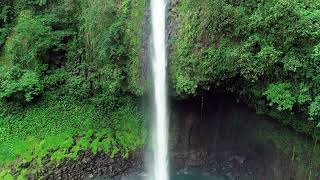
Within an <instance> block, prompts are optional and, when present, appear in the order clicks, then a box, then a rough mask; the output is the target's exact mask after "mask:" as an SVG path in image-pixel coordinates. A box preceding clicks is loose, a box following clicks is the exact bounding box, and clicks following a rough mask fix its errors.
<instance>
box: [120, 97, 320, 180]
mask: <svg viewBox="0 0 320 180" xmlns="http://www.w3.org/2000/svg"><path fill="white" fill-rule="evenodd" d="M202 103H203V104H202ZM170 108H171V116H170V133H169V152H170V153H169V155H170V164H171V166H170V169H171V174H172V173H173V175H172V176H171V178H170V179H171V180H182V179H183V180H206V179H210V180H212V179H213V180H309V179H310V180H317V179H320V174H319V172H318V170H319V169H320V158H319V157H320V146H319V145H318V144H315V142H314V140H312V139H310V138H308V137H306V136H303V135H301V134H298V133H296V132H294V131H292V130H290V129H289V128H286V127H284V126H283V125H280V124H279V123H278V122H277V121H276V120H273V119H271V118H270V117H267V116H262V115H257V114H256V113H255V111H254V110H252V109H250V108H249V107H247V106H246V105H245V104H241V103H238V102H237V99H236V98H234V97H233V96H231V95H226V94H216V95H210V96H204V97H203V99H202V97H197V98H194V99H189V100H183V101H176V102H172V103H171V106H170ZM175 169H178V171H176V170H175ZM122 179H123V180H140V179H141V180H142V179H143V180H149V179H148V178H146V177H144V176H142V177H141V176H140V177H139V176H137V177H133V176H131V177H123V178H122Z"/></svg>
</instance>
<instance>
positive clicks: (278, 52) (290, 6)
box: [170, 0, 320, 134]
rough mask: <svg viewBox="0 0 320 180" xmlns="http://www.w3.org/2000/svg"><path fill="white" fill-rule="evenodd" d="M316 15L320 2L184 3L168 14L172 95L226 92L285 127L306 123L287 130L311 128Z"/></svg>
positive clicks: (319, 22)
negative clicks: (274, 116)
mask: <svg viewBox="0 0 320 180" xmlns="http://www.w3.org/2000/svg"><path fill="white" fill-rule="evenodd" d="M319 8H320V3H319V1H317V0H308V1H299V0H281V1H277V0H266V1H256V0H248V1H233V0H231V1H230V0H203V1H195V0H185V1H179V2H178V3H177V5H176V6H175V7H173V10H172V11H171V12H170V21H172V22H171V24H173V25H174V32H173V34H172V38H171V39H170V40H171V41H172V44H171V46H172V51H171V52H172V53H171V61H170V63H171V64H170V73H171V74H170V79H171V82H172V85H173V88H174V91H175V92H176V94H177V95H178V96H182V97H186V96H194V95H197V94H198V93H199V92H202V91H207V90H209V89H215V88H224V89H226V90H227V91H231V92H233V93H237V94H239V95H240V96H246V98H248V99H250V102H252V103H253V104H254V105H253V106H254V107H258V106H259V107H261V106H264V108H263V109H264V110H265V112H267V111H268V112H269V110H271V111H272V112H271V113H269V114H277V113H282V115H283V116H280V119H284V121H286V120H285V118H287V117H286V115H285V114H291V113H293V114H296V115H297V116H299V117H301V118H302V119H304V120H303V121H300V122H295V121H291V120H287V122H290V123H286V124H287V125H291V126H294V127H298V125H296V124H299V123H300V126H301V127H302V126H304V125H303V124H306V126H305V127H309V123H310V122H308V121H307V119H308V116H309V114H310V115H311V114H313V113H309V112H312V111H313V110H308V109H309V108H308V107H309V106H310V105H311V102H312V99H315V97H316V96H318V95H319V87H320V86H319V85H320V77H319V73H320V69H319V65H320V63H319V57H320V55H319V49H320V48H319V41H320V31H319V29H320V18H319ZM265 97H266V99H265ZM266 100H267V101H268V102H267V103H266V102H265V101H266ZM269 102H270V103H269ZM268 104H269V105H272V106H271V107H270V106H269V107H266V106H268ZM313 106H314V105H313ZM267 109H268V110H267ZM281 117H283V118H281ZM314 119H316V121H320V120H319V117H317V116H316V117H314ZM313 124H314V123H313ZM298 129H304V130H305V132H308V134H309V132H311V131H312V130H309V129H307V128H298ZM299 131H300V130H299Z"/></svg>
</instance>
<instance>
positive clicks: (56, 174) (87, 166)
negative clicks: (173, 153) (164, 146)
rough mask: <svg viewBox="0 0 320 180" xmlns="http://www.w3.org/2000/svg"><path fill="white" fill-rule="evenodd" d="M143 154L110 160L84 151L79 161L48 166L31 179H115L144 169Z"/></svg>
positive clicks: (100, 153)
mask: <svg viewBox="0 0 320 180" xmlns="http://www.w3.org/2000/svg"><path fill="white" fill-rule="evenodd" d="M142 161H143V153H142V151H137V152H135V153H132V154H131V155H130V156H129V157H128V158H124V157H122V156H121V155H116V156H115V157H114V158H110V156H109V155H106V154H105V153H103V152H98V153H97V154H95V155H94V154H93V153H92V152H91V151H83V152H81V153H80V154H79V157H78V158H77V159H72V160H71V159H70V160H65V161H63V162H62V163H60V164H58V165H55V166H53V165H46V166H45V167H44V168H43V170H42V171H40V172H39V173H38V174H37V175H35V177H30V178H29V179H48V180H51V179H52V180H59V179H68V180H73V179H75V180H79V179H94V178H96V177H101V176H103V177H104V179H108V178H109V179H115V178H116V177H119V176H124V175H128V174H131V173H132V172H139V171H141V170H142V169H143V162H142Z"/></svg>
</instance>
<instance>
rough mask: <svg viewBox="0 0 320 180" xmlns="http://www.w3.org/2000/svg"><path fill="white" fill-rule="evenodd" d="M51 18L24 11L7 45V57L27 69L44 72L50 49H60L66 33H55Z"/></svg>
mask: <svg viewBox="0 0 320 180" xmlns="http://www.w3.org/2000/svg"><path fill="white" fill-rule="evenodd" d="M51 21H52V17H50V16H36V15H32V12H30V11H22V12H21V14H20V15H19V17H18V19H17V24H16V26H15V27H14V29H13V35H12V36H11V37H10V38H9V40H8V42H7V43H6V47H5V49H6V51H5V57H6V58H7V59H9V60H11V61H12V62H13V63H14V64H16V65H18V66H20V67H21V68H25V69H36V70H43V68H44V67H43V66H41V65H42V64H44V63H46V61H48V59H47V58H46V54H47V53H48V52H49V49H52V48H54V49H55V50H58V49H59V48H60V46H61V45H60V41H61V39H62V37H63V36H64V33H62V32H58V31H53V30H52V28H51V27H50V26H49V24H50V22H51Z"/></svg>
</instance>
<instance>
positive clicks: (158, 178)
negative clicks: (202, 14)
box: [151, 0, 169, 180]
mask: <svg viewBox="0 0 320 180" xmlns="http://www.w3.org/2000/svg"><path fill="white" fill-rule="evenodd" d="M151 12H152V14H151V16H152V48H153V54H152V69H153V71H152V72H153V82H154V87H153V88H154V94H153V95H154V103H155V104H154V106H155V116H154V120H155V122H154V125H153V126H154V127H153V128H154V129H153V142H152V144H153V147H152V149H153V170H152V178H153V179H154V180H168V179H169V173H168V115H167V114H168V113H167V82H166V81H167V77H166V76H167V71H166V67H167V59H166V58H167V54H166V0H152V1H151Z"/></svg>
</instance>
